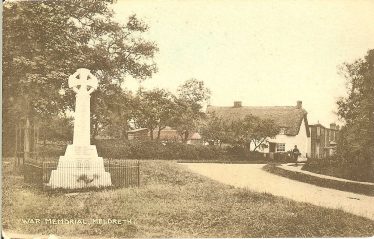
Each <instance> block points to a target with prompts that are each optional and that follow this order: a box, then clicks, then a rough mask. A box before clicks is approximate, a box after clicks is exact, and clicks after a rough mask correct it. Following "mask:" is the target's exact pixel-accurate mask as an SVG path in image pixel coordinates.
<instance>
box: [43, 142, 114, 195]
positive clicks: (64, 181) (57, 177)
mask: <svg viewBox="0 0 374 239" xmlns="http://www.w3.org/2000/svg"><path fill="white" fill-rule="evenodd" d="M111 185H112V182H111V177H110V173H108V172H105V168H104V161H103V158H102V157H98V155H97V150H96V146H95V145H88V146H74V145H68V147H67V148H66V152H65V155H64V156H61V157H60V159H59V161H58V165H57V169H56V170H53V171H52V173H51V177H50V179H49V183H48V185H47V186H49V187H51V188H64V189H78V188H87V187H108V186H111Z"/></svg>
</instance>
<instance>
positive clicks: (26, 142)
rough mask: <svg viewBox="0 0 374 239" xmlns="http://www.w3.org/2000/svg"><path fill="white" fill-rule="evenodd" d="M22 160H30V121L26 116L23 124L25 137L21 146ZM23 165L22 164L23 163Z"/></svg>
mask: <svg viewBox="0 0 374 239" xmlns="http://www.w3.org/2000/svg"><path fill="white" fill-rule="evenodd" d="M23 152H24V154H23V160H24V161H25V160H28V159H29V158H30V119H29V117H28V116H26V122H25V135H24V145H23ZM23 163H24V162H23Z"/></svg>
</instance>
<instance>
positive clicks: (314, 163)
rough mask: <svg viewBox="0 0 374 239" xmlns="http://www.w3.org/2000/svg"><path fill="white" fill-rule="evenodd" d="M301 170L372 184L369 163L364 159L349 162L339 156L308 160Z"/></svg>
mask: <svg viewBox="0 0 374 239" xmlns="http://www.w3.org/2000/svg"><path fill="white" fill-rule="evenodd" d="M303 169H304V170H308V171H311V172H314V173H319V174H325V175H330V176H333V177H338V178H345V179H349V180H355V181H371V182H374V175H373V174H372V168H371V165H370V162H368V161H367V160H366V159H365V158H357V159H355V160H351V159H350V158H348V159H347V158H342V156H341V155H339V154H337V155H334V156H330V157H327V158H317V159H315V158H310V159H308V161H307V162H306V164H305V165H304V167H303Z"/></svg>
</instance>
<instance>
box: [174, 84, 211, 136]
mask: <svg viewBox="0 0 374 239" xmlns="http://www.w3.org/2000/svg"><path fill="white" fill-rule="evenodd" d="M209 98H210V90H209V89H208V88H206V87H205V85H204V82H203V81H199V80H197V79H190V80H187V81H186V82H185V83H184V84H182V85H181V86H179V87H178V90H177V97H176V99H175V104H176V112H175V115H174V118H173V119H172V125H171V126H173V127H174V128H175V129H177V131H178V132H179V133H180V134H181V136H183V137H182V138H183V140H184V141H185V142H186V141H187V139H188V136H189V134H190V133H191V132H192V131H196V130H197V129H198V126H199V125H200V124H201V122H202V120H203V119H204V118H205V113H204V112H202V108H203V107H204V104H205V103H206V102H207V101H208V100H209Z"/></svg>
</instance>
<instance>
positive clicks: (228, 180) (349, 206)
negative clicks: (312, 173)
mask: <svg viewBox="0 0 374 239" xmlns="http://www.w3.org/2000/svg"><path fill="white" fill-rule="evenodd" d="M183 165H186V166H187V167H188V168H189V169H191V170H192V171H194V172H196V173H199V174H202V175H204V176H207V177H209V178H212V179H214V180H217V181H219V182H222V183H225V184H229V185H233V186H236V187H241V188H248V189H250V190H253V191H257V192H267V193H270V194H273V195H276V196H281V197H285V198H289V199H292V200H295V201H299V202H307V203H311V204H314V205H317V206H323V207H328V208H335V209H341V210H343V211H346V212H349V213H352V214H355V215H359V216H363V217H366V218H369V219H371V220H374V197H370V196H365V195H360V194H356V193H351V192H344V191H339V190H335V189H330V188H323V187H318V186H315V185H311V184H308V183H303V182H298V181H295V180H291V179H288V178H284V177H281V176H277V175H274V174H271V173H268V172H266V171H264V170H262V167H263V166H264V164H211V163H186V164H183Z"/></svg>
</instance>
